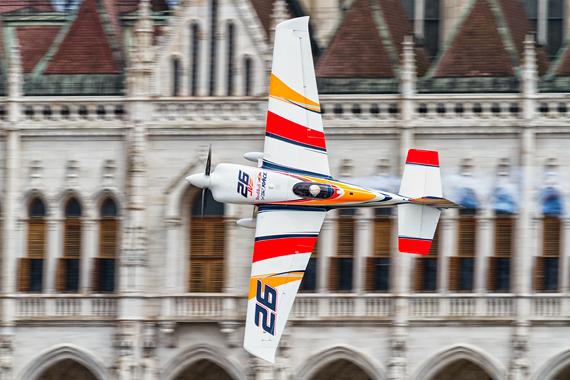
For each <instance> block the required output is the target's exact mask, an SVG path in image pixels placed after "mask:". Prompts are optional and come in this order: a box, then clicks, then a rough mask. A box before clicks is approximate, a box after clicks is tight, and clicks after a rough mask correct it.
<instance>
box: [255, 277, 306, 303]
mask: <svg viewBox="0 0 570 380" xmlns="http://www.w3.org/2000/svg"><path fill="white" fill-rule="evenodd" d="M302 279H303V272H290V273H286V274H267V275H263V276H253V277H251V278H250V279H249V295H248V297H247V299H248V300H250V299H252V298H254V297H255V296H256V295H257V294H256V293H257V280H261V281H262V282H263V283H264V284H268V285H269V286H271V287H274V288H276V287H278V286H281V285H285V284H288V283H290V282H294V281H301V280H302Z"/></svg>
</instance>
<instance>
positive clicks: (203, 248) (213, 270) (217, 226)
mask: <svg viewBox="0 0 570 380" xmlns="http://www.w3.org/2000/svg"><path fill="white" fill-rule="evenodd" d="M200 194H201V192H199V193H198V195H197V196H196V197H195V199H194V202H193V204H192V216H191V219H190V271H189V285H188V286H189V289H190V292H192V293H220V292H222V291H223V287H224V252H225V243H226V241H225V240H226V239H225V237H226V228H225V221H224V204H223V203H218V202H216V201H215V200H214V198H213V197H212V193H211V192H210V191H209V190H207V191H206V197H207V198H206V209H205V212H204V220H203V221H202V220H201V214H202V198H201V195H200Z"/></svg>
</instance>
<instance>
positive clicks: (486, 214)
mask: <svg viewBox="0 0 570 380" xmlns="http://www.w3.org/2000/svg"><path fill="white" fill-rule="evenodd" d="M492 213H493V211H492V210H491V209H486V208H482V209H480V210H478V213H477V216H476V227H475V228H476V231H475V236H477V241H476V242H475V244H476V246H475V277H474V278H473V282H474V284H473V291H474V292H475V293H479V294H482V293H485V291H486V289H487V278H486V274H487V257H488V256H492V255H493V244H494V243H493V241H494V239H493V220H492V219H491V218H492Z"/></svg>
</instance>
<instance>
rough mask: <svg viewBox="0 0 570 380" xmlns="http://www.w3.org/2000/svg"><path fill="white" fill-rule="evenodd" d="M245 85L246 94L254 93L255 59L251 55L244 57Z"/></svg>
mask: <svg viewBox="0 0 570 380" xmlns="http://www.w3.org/2000/svg"><path fill="white" fill-rule="evenodd" d="M244 86H245V96H251V95H253V59H252V58H251V57H245V59H244Z"/></svg>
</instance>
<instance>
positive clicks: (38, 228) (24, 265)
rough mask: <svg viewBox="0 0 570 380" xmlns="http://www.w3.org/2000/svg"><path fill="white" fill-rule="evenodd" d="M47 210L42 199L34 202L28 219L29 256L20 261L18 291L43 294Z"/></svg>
mask: <svg viewBox="0 0 570 380" xmlns="http://www.w3.org/2000/svg"><path fill="white" fill-rule="evenodd" d="M45 217H46V209H45V206H44V203H43V202H42V201H41V199H39V198H36V199H34V200H33V201H32V203H31V205H30V210H29V219H28V254H27V257H23V258H21V259H20V268H19V280H18V290H19V291H21V292H41V291H42V279H43V265H44V257H45V248H46V223H45Z"/></svg>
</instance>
